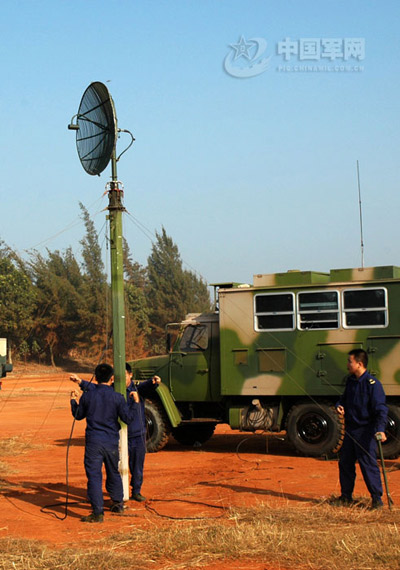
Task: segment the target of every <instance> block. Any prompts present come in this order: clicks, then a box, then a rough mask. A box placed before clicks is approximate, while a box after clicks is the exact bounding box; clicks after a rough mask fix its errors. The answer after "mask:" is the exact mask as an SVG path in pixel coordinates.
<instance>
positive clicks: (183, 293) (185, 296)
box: [147, 228, 210, 352]
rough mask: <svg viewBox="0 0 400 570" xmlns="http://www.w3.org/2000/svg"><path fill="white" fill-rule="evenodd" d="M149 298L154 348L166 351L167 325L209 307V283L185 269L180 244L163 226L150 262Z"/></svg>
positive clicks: (148, 269)
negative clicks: (165, 336)
mask: <svg viewBox="0 0 400 570" xmlns="http://www.w3.org/2000/svg"><path fill="white" fill-rule="evenodd" d="M147 276H148V284H147V298H148V305H149V309H150V322H151V328H152V335H151V337H152V342H153V345H154V350H155V351H157V352H159V351H161V350H163V348H164V347H163V345H161V343H160V340H161V337H163V336H164V328H165V325H166V324H167V323H169V322H180V321H181V320H182V319H183V318H184V317H185V315H186V314H187V313H188V312H195V311H196V312H201V311H207V310H209V309H210V298H209V295H208V291H207V286H206V284H205V283H204V281H202V280H201V279H198V278H197V277H196V276H195V274H194V273H192V272H189V271H184V270H183V268H182V260H181V257H180V254H179V250H178V246H177V245H176V244H175V243H174V242H173V240H172V238H171V237H169V236H168V235H167V233H166V231H165V228H162V231H161V233H160V234H158V233H156V242H155V243H154V244H153V247H152V251H151V254H150V256H149V258H148V263H147Z"/></svg>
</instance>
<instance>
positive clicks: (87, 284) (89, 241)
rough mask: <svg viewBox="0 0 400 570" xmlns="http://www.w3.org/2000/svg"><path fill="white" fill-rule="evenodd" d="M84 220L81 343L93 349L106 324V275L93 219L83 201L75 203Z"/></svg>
mask: <svg viewBox="0 0 400 570" xmlns="http://www.w3.org/2000/svg"><path fill="white" fill-rule="evenodd" d="M79 206H80V208H81V211H82V218H83V221H84V223H85V229H86V233H85V237H84V238H83V239H82V240H81V241H80V244H81V245H82V259H83V264H82V268H83V283H82V296H83V299H84V303H83V305H82V309H81V311H80V317H81V324H82V331H83V334H84V339H82V340H83V341H84V343H86V345H87V346H90V345H91V346H92V347H93V348H94V349H95V350H96V351H98V350H99V348H100V346H101V345H102V344H103V343H104V341H105V338H106V335H107V330H109V326H110V322H109V321H110V315H109V314H107V295H108V285H107V277H106V274H105V271H104V263H103V260H102V256H101V248H100V245H99V240H98V234H97V232H96V229H95V226H94V223H93V221H92V220H91V218H90V216H89V213H88V211H87V209H86V208H85V206H84V205H83V204H81V203H80V204H79Z"/></svg>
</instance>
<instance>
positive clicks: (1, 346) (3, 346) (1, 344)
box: [0, 338, 12, 390]
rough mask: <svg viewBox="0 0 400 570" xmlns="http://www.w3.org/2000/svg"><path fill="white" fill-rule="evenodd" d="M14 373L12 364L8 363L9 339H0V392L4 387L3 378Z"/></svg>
mask: <svg viewBox="0 0 400 570" xmlns="http://www.w3.org/2000/svg"><path fill="white" fill-rule="evenodd" d="M11 371H12V364H9V363H8V362H7V339H5V338H0V390H1V385H2V378H4V377H5V376H6V374H7V372H11Z"/></svg>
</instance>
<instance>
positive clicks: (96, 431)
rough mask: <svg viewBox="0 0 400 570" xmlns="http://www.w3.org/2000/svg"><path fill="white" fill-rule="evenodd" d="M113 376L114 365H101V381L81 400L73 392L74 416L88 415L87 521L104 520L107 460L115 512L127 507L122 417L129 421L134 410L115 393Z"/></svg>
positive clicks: (98, 377) (98, 378)
mask: <svg viewBox="0 0 400 570" xmlns="http://www.w3.org/2000/svg"><path fill="white" fill-rule="evenodd" d="M113 376H114V370H113V368H112V366H110V365H109V364H99V365H98V366H97V367H96V370H95V378H96V381H97V384H90V389H89V390H87V391H84V392H83V394H82V396H81V399H80V400H79V403H78V401H77V396H78V392H75V391H74V392H72V393H71V411H72V415H73V416H74V417H75V418H76V419H77V420H82V419H83V418H86V434H85V459H84V465H85V471H86V476H87V480H88V481H87V495H88V499H89V501H90V504H91V505H92V513H91V514H90V515H88V516H85V517H82V519H81V520H82V521H84V522H90V523H93V522H102V521H103V516H104V507H103V505H104V502H103V489H102V466H103V463H104V466H105V469H106V489H107V491H108V493H109V495H110V497H111V500H112V502H113V505H112V507H111V511H112V512H122V510H123V487H122V480H121V475H120V473H119V471H118V461H119V449H118V444H119V430H120V424H119V421H118V418H121V420H122V421H123V422H125V423H126V424H129V422H130V421H131V419H132V416H133V411H131V410H130V409H129V406H128V405H127V403H126V402H125V399H124V397H123V396H122V394H118V393H117V392H114V390H113V388H112V383H113ZM71 380H73V381H75V382H78V378H77V377H75V375H73V376H71ZM79 383H80V382H79Z"/></svg>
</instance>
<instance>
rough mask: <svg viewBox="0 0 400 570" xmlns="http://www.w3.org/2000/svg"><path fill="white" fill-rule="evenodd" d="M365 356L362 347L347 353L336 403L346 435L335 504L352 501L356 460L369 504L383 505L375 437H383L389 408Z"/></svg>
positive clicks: (341, 451) (340, 458)
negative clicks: (344, 379)
mask: <svg viewBox="0 0 400 570" xmlns="http://www.w3.org/2000/svg"><path fill="white" fill-rule="evenodd" d="M367 366H368V355H367V353H366V352H365V351H364V350H362V349H359V348H357V349H354V350H351V351H350V352H349V354H348V360H347V370H348V371H349V374H350V376H349V377H348V379H347V382H346V388H345V391H344V393H343V395H342V397H341V398H340V399H339V401H338V402H337V404H336V409H337V411H338V413H339V414H341V415H344V418H345V427H346V434H345V437H344V441H343V445H342V448H341V450H340V457H339V478H340V487H341V493H342V494H341V496H340V497H339V500H338V504H343V505H345V504H351V503H352V501H353V498H352V495H353V490H354V484H355V479H356V461H357V460H358V463H359V465H360V468H361V472H362V475H363V477H364V481H365V484H366V486H367V488H368V491H369V493H370V495H371V497H372V507H373V508H379V507H382V505H383V503H382V481H381V475H380V471H379V467H378V462H377V457H376V451H377V443H376V439H375V436H376V435H377V434H380V435H381V436H382V441H385V440H386V435H385V426H386V420H387V413H388V409H387V406H386V404H385V400H386V398H385V392H384V390H383V387H382V384H381V383H380V382H379V380H377V379H376V378H374V376H372V375H371V374H370V373H369V372H368V371H367Z"/></svg>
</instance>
